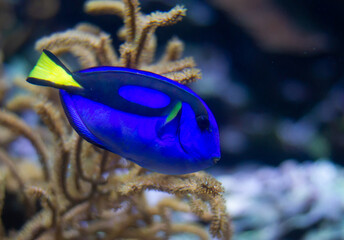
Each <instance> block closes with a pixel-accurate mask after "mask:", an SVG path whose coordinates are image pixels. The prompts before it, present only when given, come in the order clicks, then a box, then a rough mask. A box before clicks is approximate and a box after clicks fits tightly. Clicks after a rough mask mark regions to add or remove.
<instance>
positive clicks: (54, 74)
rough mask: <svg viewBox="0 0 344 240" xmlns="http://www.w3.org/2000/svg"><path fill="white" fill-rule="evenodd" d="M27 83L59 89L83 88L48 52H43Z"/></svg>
mask: <svg viewBox="0 0 344 240" xmlns="http://www.w3.org/2000/svg"><path fill="white" fill-rule="evenodd" d="M26 81H28V82H29V83H32V84H36V85H41V86H49V87H55V88H59V89H68V88H82V86H80V84H79V83H78V82H77V81H75V80H74V78H73V74H72V73H71V72H70V71H69V70H68V69H67V67H66V66H65V65H63V63H62V62H61V61H60V60H59V59H58V58H57V57H56V56H55V55H54V54H53V53H51V52H50V51H48V50H43V53H42V54H41V56H40V58H39V59H38V61H37V64H36V65H35V67H34V68H33V69H32V71H31V72H30V75H29V77H28V78H27V80H26Z"/></svg>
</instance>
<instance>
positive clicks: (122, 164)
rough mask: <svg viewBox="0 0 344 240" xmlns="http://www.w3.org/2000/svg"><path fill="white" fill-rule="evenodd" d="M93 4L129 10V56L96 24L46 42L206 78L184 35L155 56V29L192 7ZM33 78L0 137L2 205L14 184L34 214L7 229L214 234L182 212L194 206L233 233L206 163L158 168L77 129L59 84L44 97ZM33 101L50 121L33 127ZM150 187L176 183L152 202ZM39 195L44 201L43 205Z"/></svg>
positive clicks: (111, 60)
mask: <svg viewBox="0 0 344 240" xmlns="http://www.w3.org/2000/svg"><path fill="white" fill-rule="evenodd" d="M85 10H86V12H88V13H90V14H103V13H106V14H109V13H110V14H115V15H118V16H120V17H122V18H123V20H124V27H123V28H122V29H121V30H120V32H119V36H120V37H121V38H122V39H124V40H125V42H124V43H123V44H122V45H121V46H120V51H119V52H120V54H119V56H117V54H116V52H115V50H114V48H113V46H112V45H111V38H110V36H109V35H107V34H106V33H104V32H103V31H101V30H100V29H99V28H97V27H95V26H92V25H90V24H79V25H78V26H76V27H75V28H74V29H72V30H68V31H66V32H62V33H56V34H53V35H51V36H49V37H45V38H43V39H41V40H40V41H38V42H37V44H36V48H37V50H42V49H43V48H47V49H50V50H51V51H53V52H54V53H55V54H57V55H60V54H64V53H71V54H72V55H74V56H75V57H76V58H77V59H78V63H79V64H80V66H81V67H82V68H86V67H91V66H96V65H116V66H126V67H132V68H138V69H144V70H150V71H154V72H156V73H159V74H163V75H166V76H169V77H170V78H172V79H174V80H176V81H178V82H181V83H188V82H191V81H194V80H196V79H198V78H200V71H199V70H198V69H196V68H194V67H195V63H194V61H193V59H192V58H184V59H181V55H182V52H183V48H184V45H183V43H182V42H181V41H180V40H178V39H176V38H173V39H172V40H170V42H169V43H168V45H167V47H166V50H165V53H164V55H163V56H162V57H161V59H160V60H159V61H158V62H156V63H152V62H153V58H154V54H155V49H156V36H155V34H154V32H155V29H156V28H157V27H160V26H168V25H171V24H174V23H176V22H178V21H180V20H181V18H182V17H183V16H184V15H185V12H186V9H185V8H184V7H182V6H177V7H175V8H173V9H172V10H171V11H169V12H167V13H161V12H156V13H152V14H150V15H144V14H143V13H141V12H140V7H139V3H138V1H136V0H125V1H123V2H119V1H90V2H87V3H86V5H85ZM19 85H23V84H21V83H19ZM24 87H25V88H27V89H28V90H29V91H33V92H34V94H31V95H30V94H27V95H20V96H17V97H14V98H12V99H10V100H8V101H7V102H5V103H3V105H4V106H5V109H3V110H1V111H0V127H1V129H0V131H2V129H3V128H5V129H10V130H11V131H9V133H8V136H7V137H6V138H5V139H3V140H2V139H0V141H3V142H4V143H6V144H4V145H1V147H0V166H1V167H0V170H1V173H0V176H1V178H0V211H1V209H2V207H3V205H4V204H3V203H4V199H5V200H6V194H5V190H6V192H12V193H15V194H17V195H19V196H21V199H22V204H23V205H25V206H26V209H27V210H28V211H27V217H28V220H27V222H26V223H25V225H24V226H23V227H22V229H21V230H20V231H18V232H15V231H12V232H11V234H7V233H5V231H4V228H3V226H2V224H1V222H0V234H1V235H0V237H1V239H18V240H22V239H109V240H110V239H126V238H130V239H168V238H169V237H170V236H172V235H174V234H178V233H190V234H194V235H197V236H199V238H200V239H209V238H210V237H209V235H208V233H207V231H205V230H204V227H203V226H201V225H200V224H199V223H190V222H181V223H180V222H179V223H175V222H174V221H173V218H171V213H172V212H186V213H193V214H194V215H196V216H198V218H199V219H200V220H201V221H203V222H210V233H211V235H212V236H213V237H216V238H219V239H230V237H231V228H230V224H229V217H228V214H227V213H226V209H225V202H224V199H223V197H222V194H223V191H224V190H223V188H222V186H221V184H220V183H219V182H218V181H216V180H215V179H214V178H213V177H211V176H210V175H208V174H206V173H204V172H199V173H194V174H188V175H182V176H168V175H163V174H158V173H150V172H148V171H147V170H146V169H143V168H141V167H139V166H137V165H135V164H133V163H131V162H127V161H126V160H125V159H122V158H120V157H119V156H117V155H115V154H113V153H110V152H107V151H105V150H102V149H99V148H97V147H95V146H93V145H92V144H90V143H88V142H86V141H84V140H82V139H81V137H80V136H78V135H77V134H76V133H75V132H74V131H73V130H72V129H71V127H70V126H69V124H68V123H67V121H66V119H65V118H64V117H63V114H61V111H62V110H61V106H60V105H59V104H58V102H57V101H56V92H55V91H56V90H42V91H40V92H39V97H38V98H37V97H35V96H34V95H37V88H32V87H28V86H25V85H24ZM0 101H1V99H0ZM30 109H34V110H35V112H36V113H37V114H38V116H39V117H40V119H41V121H42V123H43V125H37V126H36V128H35V129H33V128H32V127H29V125H28V124H27V123H25V121H24V120H23V119H21V118H20V115H21V113H22V112H23V111H24V110H30ZM5 129H4V130H5ZM18 136H23V137H25V138H27V139H28V140H29V142H30V143H31V145H32V146H33V148H34V149H36V152H37V155H38V156H39V162H38V163H34V162H33V161H27V160H25V159H21V158H20V159H16V158H15V157H13V156H11V151H10V143H12V142H13V141H15V140H16V139H17V137H18ZM162 161H163V159H162ZM146 190H155V191H161V192H166V193H169V194H171V197H169V198H164V199H161V200H160V201H159V202H158V203H157V205H155V206H154V205H153V206H151V205H150V204H148V202H149V200H148V199H146V197H145V194H146ZM172 195H173V197H172ZM37 200H39V201H40V206H41V207H40V208H39V209H38V210H36V209H35V205H36V202H37ZM0 213H1V212H0ZM5 221H6V219H5Z"/></svg>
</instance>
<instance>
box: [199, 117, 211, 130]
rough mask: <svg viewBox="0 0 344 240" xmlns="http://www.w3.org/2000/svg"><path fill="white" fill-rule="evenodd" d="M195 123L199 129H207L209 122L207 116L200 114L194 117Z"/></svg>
mask: <svg viewBox="0 0 344 240" xmlns="http://www.w3.org/2000/svg"><path fill="white" fill-rule="evenodd" d="M196 121H197V125H198V127H199V128H200V129H201V130H208V129H209V126H210V122H209V119H208V117H207V116H205V115H200V116H197V117H196Z"/></svg>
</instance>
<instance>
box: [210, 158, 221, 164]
mask: <svg viewBox="0 0 344 240" xmlns="http://www.w3.org/2000/svg"><path fill="white" fill-rule="evenodd" d="M211 159H212V160H213V163H214V164H216V163H218V162H219V161H220V159H221V157H213V158H211Z"/></svg>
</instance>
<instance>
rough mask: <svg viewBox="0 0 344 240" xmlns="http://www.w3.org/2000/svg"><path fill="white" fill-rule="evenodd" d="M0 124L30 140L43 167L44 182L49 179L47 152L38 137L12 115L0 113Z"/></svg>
mask: <svg viewBox="0 0 344 240" xmlns="http://www.w3.org/2000/svg"><path fill="white" fill-rule="evenodd" d="M0 124H1V125H4V126H6V127H8V128H10V129H12V131H14V132H18V133H19V134H22V135H23V136H24V137H26V138H27V139H29V140H30V142H31V143H32V145H33V146H34V147H35V148H36V150H37V152H38V155H39V159H40V162H41V164H42V167H43V173H44V177H45V179H46V180H48V179H49V170H48V150H47V149H46V147H45V145H44V143H43V141H42V139H41V138H40V137H39V135H37V134H35V133H34V132H33V130H32V129H31V128H30V127H29V126H28V125H27V124H25V123H24V122H23V121H21V120H20V119H19V118H17V117H16V116H15V115H14V114H12V113H9V112H5V111H0Z"/></svg>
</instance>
